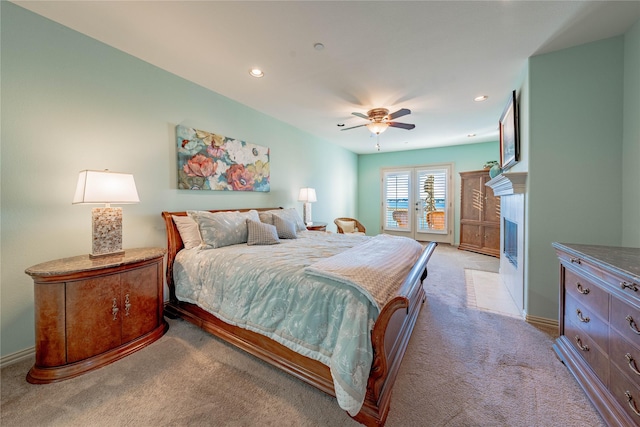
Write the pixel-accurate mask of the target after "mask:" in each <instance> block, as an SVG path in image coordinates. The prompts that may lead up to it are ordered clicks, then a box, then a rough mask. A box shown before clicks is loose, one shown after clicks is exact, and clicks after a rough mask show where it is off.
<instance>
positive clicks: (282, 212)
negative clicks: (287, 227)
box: [267, 208, 307, 231]
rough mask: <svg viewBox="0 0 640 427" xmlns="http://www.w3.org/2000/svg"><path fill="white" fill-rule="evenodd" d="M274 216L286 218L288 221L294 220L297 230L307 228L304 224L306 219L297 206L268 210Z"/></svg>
mask: <svg viewBox="0 0 640 427" xmlns="http://www.w3.org/2000/svg"><path fill="white" fill-rule="evenodd" d="M267 212H269V213H271V214H273V215H274V216H278V217H280V218H282V219H286V220H288V221H292V222H293V223H294V224H295V225H296V231H303V230H306V229H307V226H306V225H304V221H303V220H302V217H300V214H299V213H298V211H297V210H296V209H295V208H289V209H274V210H272V211H267Z"/></svg>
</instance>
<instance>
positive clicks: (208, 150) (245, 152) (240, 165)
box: [176, 125, 270, 192]
mask: <svg viewBox="0 0 640 427" xmlns="http://www.w3.org/2000/svg"><path fill="white" fill-rule="evenodd" d="M176 140H177V144H178V188H179V189H188V190H219V191H264V192H266V191H269V190H270V185H269V148H268V147H263V146H261V145H256V144H249V143H247V142H245V141H240V140H237V139H234V138H230V137H228V136H222V135H217V134H214V133H211V132H206V131H203V130H198V129H192V128H188V127H185V126H181V125H178V126H176Z"/></svg>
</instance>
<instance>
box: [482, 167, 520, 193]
mask: <svg viewBox="0 0 640 427" xmlns="http://www.w3.org/2000/svg"><path fill="white" fill-rule="evenodd" d="M485 185H486V186H487V187H491V189H492V190H493V194H494V195H496V196H510V195H512V194H524V193H525V192H526V190H527V172H503V173H501V174H500V175H498V176H496V177H495V178H493V179H492V180H490V181H488V182H487V183H486V184H485Z"/></svg>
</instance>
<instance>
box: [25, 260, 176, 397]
mask: <svg viewBox="0 0 640 427" xmlns="http://www.w3.org/2000/svg"><path fill="white" fill-rule="evenodd" d="M164 254H165V250H164V249H163V248H138V249H128V250H126V251H125V252H124V254H121V255H110V256H105V257H101V258H90V257H89V255H82V256H76V257H71V258H63V259H59V260H55V261H49V262H45V263H42V264H38V265H34V266H33V267H29V268H28V269H27V270H26V271H25V273H27V274H28V275H29V276H31V277H32V278H33V282H34V300H35V333H36V343H35V347H36V363H35V365H34V366H33V367H32V368H31V370H30V371H29V373H28V374H27V381H28V382H30V383H33V384H46V383H51V382H55V381H61V380H65V379H68V378H73V377H76V376H78V375H81V374H84V373H85V372H88V371H91V370H94V369H97V368H99V367H102V366H104V365H107V364H109V363H112V362H114V361H116V360H118V359H121V358H123V357H125V356H127V355H129V354H131V353H133V352H135V351H137V350H140V349H142V348H144V347H146V346H147V345H149V344H151V343H152V342H154V341H156V340H157V339H159V338H160V337H161V336H162V335H164V333H165V332H166V331H167V329H169V325H168V324H167V323H166V321H165V320H164V317H163V306H164V300H163V282H162V278H163V274H162V273H163V271H162V268H163V266H162V261H163V259H164Z"/></svg>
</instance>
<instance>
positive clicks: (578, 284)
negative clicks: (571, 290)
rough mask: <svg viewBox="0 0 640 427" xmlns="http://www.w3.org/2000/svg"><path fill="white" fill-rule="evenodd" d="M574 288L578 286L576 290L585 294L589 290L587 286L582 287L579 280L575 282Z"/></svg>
mask: <svg viewBox="0 0 640 427" xmlns="http://www.w3.org/2000/svg"><path fill="white" fill-rule="evenodd" d="M576 288H578V292H580V293H581V294H582V295H587V294H588V293H589V292H590V291H589V288H583V287H582V283H580V282H578V283H577V284H576Z"/></svg>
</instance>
